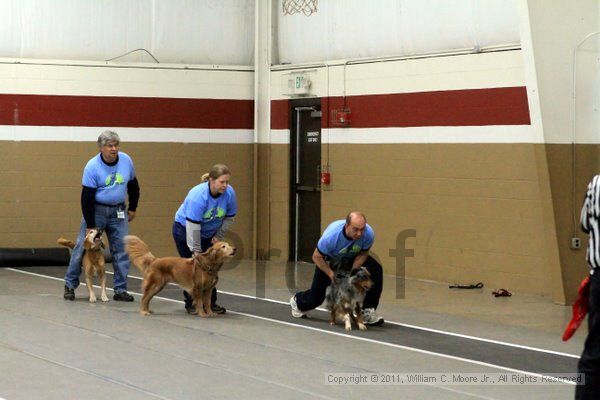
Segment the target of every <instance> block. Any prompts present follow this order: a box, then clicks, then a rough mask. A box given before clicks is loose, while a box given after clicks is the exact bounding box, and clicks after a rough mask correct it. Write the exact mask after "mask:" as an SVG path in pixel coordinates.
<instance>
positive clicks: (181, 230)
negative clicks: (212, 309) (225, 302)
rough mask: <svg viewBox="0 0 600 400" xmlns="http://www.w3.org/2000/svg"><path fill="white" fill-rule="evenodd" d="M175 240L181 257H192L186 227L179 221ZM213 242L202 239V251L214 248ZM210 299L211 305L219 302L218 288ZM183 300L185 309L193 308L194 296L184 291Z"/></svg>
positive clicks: (174, 225)
mask: <svg viewBox="0 0 600 400" xmlns="http://www.w3.org/2000/svg"><path fill="white" fill-rule="evenodd" d="M173 240H174V241H175V247H177V252H178V253H179V256H180V257H183V258H190V257H192V251H191V250H190V248H189V247H188V245H187V236H186V230H185V226H183V225H181V224H180V223H179V222H177V221H175V222H173ZM211 240H212V238H206V239H205V238H201V239H200V247H202V251H206V250H207V249H208V248H209V247H210V246H212V244H211ZM210 297H211V301H210V302H211V304H215V303H216V302H217V288H213V291H212V293H211V296H210ZM183 298H184V300H185V308H191V307H192V302H193V300H192V296H191V295H190V294H189V293H188V292H186V291H185V290H184V291H183Z"/></svg>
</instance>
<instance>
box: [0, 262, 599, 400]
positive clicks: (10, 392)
mask: <svg viewBox="0 0 600 400" xmlns="http://www.w3.org/2000/svg"><path fill="white" fill-rule="evenodd" d="M256 265H257V264H256V263H254V262H250V261H242V262H240V263H239V264H237V265H236V266H235V267H234V268H230V269H227V270H224V271H222V272H221V274H220V281H219V291H220V294H219V304H221V305H223V306H225V307H226V308H227V310H228V311H227V314H225V315H222V316H218V317H215V318H209V319H201V318H199V317H195V316H190V315H188V314H186V313H185V310H184V309H183V303H182V301H181V300H182V295H181V290H180V289H179V288H177V287H175V286H168V287H167V288H165V290H163V291H162V292H161V293H160V294H159V295H158V296H157V297H155V298H154V300H153V301H152V303H151V308H152V309H153V311H154V312H155V314H154V315H152V316H150V317H142V316H141V315H140V314H139V313H138V308H139V305H140V303H139V300H140V296H139V295H136V296H135V302H133V303H122V302H115V301H112V292H109V295H110V297H111V301H110V302H108V303H100V302H99V303H96V304H90V303H89V302H88V301H87V290H86V288H85V286H84V285H82V286H80V287H79V288H78V290H77V291H76V296H77V298H76V300H75V301H74V302H70V301H65V300H63V298H62V291H63V286H64V282H63V280H62V277H63V276H64V273H65V269H66V267H28V268H16V269H15V268H0V318H1V319H2V324H1V326H2V328H1V329H0V366H1V373H0V398H3V399H6V400H16V399H27V400H30V399H61V400H64V399H69V398H78V399H115V398H122V399H154V398H157V399H199V398H212V399H305V398H323V399H353V398H369V399H392V398H402V399H436V400H441V399H499V400H500V399H502V400H503V399H569V398H572V397H573V393H574V388H575V386H574V385H573V384H569V383H561V384H549V383H546V384H536V385H533V384H518V383H514V384H510V385H507V384H503V385H486V384H456V383H454V384H445V383H442V382H437V383H428V382H425V383H423V384H415V385H408V384H388V385H382V384H362V385H354V384H346V385H334V384H328V382H327V380H328V379H332V378H331V377H332V376H337V375H335V374H343V373H346V374H347V373H353V374H354V375H353V376H365V377H369V379H370V378H371V376H373V374H375V373H387V374H391V375H388V376H391V379H396V378H394V376H395V374H398V375H399V376H400V375H401V376H406V375H407V374H415V375H413V376H417V377H429V376H432V374H433V376H437V377H438V380H439V376H440V374H446V373H448V374H449V375H448V376H452V377H457V378H458V379H462V378H463V377H465V376H469V375H468V374H469V373H474V374H477V376H480V377H481V376H482V375H483V374H485V375H488V374H489V375H490V376H491V377H493V378H494V377H497V376H499V375H498V374H507V375H508V376H509V377H510V378H512V379H515V378H513V377H517V378H516V379H517V380H519V378H520V377H532V378H531V379H534V378H535V379H536V381H538V382H539V381H540V379H541V376H545V375H546V374H552V373H574V372H576V364H577V360H578V356H579V354H580V352H581V350H582V348H583V341H584V339H585V336H586V327H585V326H582V327H581V328H580V330H579V331H578V332H577V333H576V335H575V336H574V337H573V338H572V339H571V340H570V341H568V342H566V343H565V342H562V341H561V335H562V331H563V329H564V327H565V325H566V324H567V322H568V321H569V319H570V315H571V309H570V307H565V306H560V305H556V304H553V303H552V301H551V300H550V299H548V298H545V297H541V296H532V295H522V294H519V293H514V294H513V296H512V297H499V298H495V297H494V296H492V295H491V291H492V290H493V288H487V287H486V288H483V289H474V290H456V289H449V288H448V285H447V284H441V283H433V282H424V281H417V280H406V281H401V282H397V281H396V280H395V279H394V278H393V277H392V276H386V277H385V278H384V292H383V295H382V298H381V304H380V307H379V310H378V311H380V313H381V314H382V316H384V317H385V318H386V323H385V324H384V325H383V326H381V327H369V329H368V330H367V331H365V332H361V331H357V330H353V331H352V332H350V333H347V332H346V331H344V329H343V327H342V326H341V325H336V326H333V327H332V326H330V325H329V324H328V315H327V314H326V313H325V312H323V311H318V310H315V311H313V312H311V314H310V315H311V317H310V318H309V319H295V318H293V317H292V316H291V315H290V311H289V304H288V301H289V298H290V296H291V291H290V289H288V286H291V285H290V281H294V280H295V281H297V282H298V283H297V286H298V287H300V288H301V289H305V288H307V287H308V286H309V284H310V281H311V279H312V273H313V268H314V266H312V265H310V264H304V263H299V264H297V265H294V264H286V263H283V262H268V263H259V267H258V273H257V267H256ZM108 269H109V270H111V267H110V265H109V266H108ZM286 271H287V283H286ZM139 276H140V274H139V271H138V270H137V269H132V270H131V275H130V277H129V283H128V285H129V292H130V293H132V294H134V295H135V294H138V293H139V292H140V284H141V280H140V278H139ZM257 276H258V279H257ZM108 278H109V284H108V287H111V286H112V280H111V278H112V275H110V274H109V275H108ZM257 280H258V281H259V282H264V284H262V283H259V284H257V283H256V282H257ZM397 284H398V286H397ZM402 287H403V288H404V293H402V291H398V290H397V289H398V288H402ZM98 292H99V289H98V288H96V293H98ZM257 296H258V297H259V298H258V299H257V298H256V297H257ZM586 322H587V321H586ZM584 325H585V323H584Z"/></svg>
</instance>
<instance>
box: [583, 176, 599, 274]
mask: <svg viewBox="0 0 600 400" xmlns="http://www.w3.org/2000/svg"><path fill="white" fill-rule="evenodd" d="M581 229H583V231H584V232H585V233H587V234H589V235H590V241H589V244H588V249H587V256H586V259H587V262H588V263H589V264H590V267H592V274H593V273H594V270H595V269H596V268H598V267H599V266H600V175H596V176H594V178H593V179H592V181H591V182H590V184H589V185H588V188H587V194H586V195H585V201H584V202H583V208H582V209H581Z"/></svg>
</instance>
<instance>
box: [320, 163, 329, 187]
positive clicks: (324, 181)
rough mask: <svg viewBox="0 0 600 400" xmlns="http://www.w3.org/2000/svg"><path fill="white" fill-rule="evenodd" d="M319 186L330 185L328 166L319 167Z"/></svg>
mask: <svg viewBox="0 0 600 400" xmlns="http://www.w3.org/2000/svg"><path fill="white" fill-rule="evenodd" d="M321 185H322V186H329V185H331V169H330V167H329V165H324V166H323V167H321Z"/></svg>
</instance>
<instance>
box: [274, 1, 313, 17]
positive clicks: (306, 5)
mask: <svg viewBox="0 0 600 400" xmlns="http://www.w3.org/2000/svg"><path fill="white" fill-rule="evenodd" d="M318 2H319V0H283V2H282V5H283V15H292V14H296V13H299V12H301V13H302V14H304V15H306V16H307V17H310V16H311V14H312V13H316V12H317V3H318Z"/></svg>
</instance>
